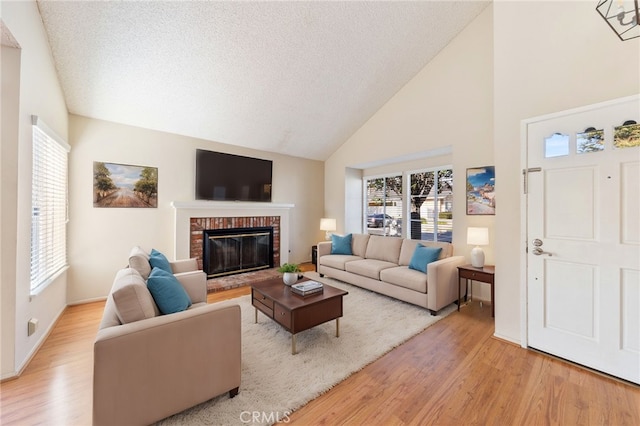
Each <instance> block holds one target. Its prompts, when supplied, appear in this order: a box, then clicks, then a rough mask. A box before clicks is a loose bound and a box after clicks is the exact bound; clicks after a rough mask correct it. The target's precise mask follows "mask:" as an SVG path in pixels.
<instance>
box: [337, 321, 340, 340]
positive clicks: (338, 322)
mask: <svg viewBox="0 0 640 426" xmlns="http://www.w3.org/2000/svg"><path fill="white" fill-rule="evenodd" d="M336 337H340V318H336Z"/></svg>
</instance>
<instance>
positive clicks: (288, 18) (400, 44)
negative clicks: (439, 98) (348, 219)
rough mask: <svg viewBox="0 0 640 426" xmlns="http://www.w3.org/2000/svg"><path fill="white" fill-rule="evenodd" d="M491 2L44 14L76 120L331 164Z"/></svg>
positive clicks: (57, 8)
mask: <svg viewBox="0 0 640 426" xmlns="http://www.w3.org/2000/svg"><path fill="white" fill-rule="evenodd" d="M487 5H488V1H469V0H467V1H421V2H419V1H414V2H378V1H374V2H369V1H367V2H364V1H362V2H361V1H347V2H231V1H228V2H224V1H223V2H208V1H205V2H202V1H172V2H160V1H143V2H137V1H107V2H93V1H49V0H47V1H43V0H39V1H38V6H39V8H40V13H41V15H42V20H43V22H44V27H45V29H46V32H47V34H48V37H49V42H50V44H51V50H52V53H53V58H54V61H55V64H56V68H57V71H58V75H59V78H60V83H61V85H62V88H63V90H64V94H65V99H66V102H67V107H68V109H69V112H71V113H73V114H78V115H83V116H87V117H92V118H97V119H102V120H108V121H113V122H117V123H123V124H128V125H133V126H138V127H143V128H148V129H154V130H160V131H164V132H169V133H175V134H180V135H186V136H192V137H196V138H201V139H206V140H212V141H216V142H222V143H226V144H231V145H239V146H244V147H249V148H254V149H259V150H264V151H270V152H277V153H283V154H288V155H294V156H298V157H304V158H310V159H317V160H325V159H326V158H327V157H328V156H329V155H331V153H333V152H334V151H335V150H336V149H337V148H338V147H339V146H340V145H341V144H342V143H344V142H345V141H346V140H347V139H348V138H349V137H350V136H351V135H352V134H353V133H354V132H355V131H356V130H357V129H358V128H359V127H361V126H362V125H363V124H364V123H365V122H366V120H367V119H369V118H370V117H371V116H372V115H373V114H374V113H375V112H376V111H377V110H378V109H380V107H382V106H383V105H384V104H385V102H387V101H388V100H389V98H391V97H392V96H393V95H394V94H395V93H396V92H397V91H398V90H399V89H400V88H401V87H402V86H403V85H405V84H406V83H407V82H408V81H409V80H410V79H411V78H413V77H414V76H415V75H416V74H417V72H418V71H420V69H422V68H423V67H424V66H425V65H426V64H427V63H428V62H429V61H430V60H431V59H432V58H433V57H434V56H435V55H436V54H437V53H438V52H439V51H440V50H441V49H442V48H443V47H444V46H445V45H446V44H447V43H449V41H451V39H452V38H454V37H455V36H456V35H457V34H458V33H459V32H460V31H461V30H462V29H463V28H464V27H465V26H466V25H467V24H468V23H469V22H470V21H472V20H473V19H474V18H475V17H476V16H477V15H478V14H479V13H480V12H481V11H482V10H483V9H484V8H485V7H486V6H487Z"/></svg>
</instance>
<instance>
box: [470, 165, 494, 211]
mask: <svg viewBox="0 0 640 426" xmlns="http://www.w3.org/2000/svg"><path fill="white" fill-rule="evenodd" d="M495 183H496V173H495V167H494V166H484V167H474V168H470V169H467V214H469V215H482V214H486V215H492V214H496V197H495Z"/></svg>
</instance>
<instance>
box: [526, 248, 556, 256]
mask: <svg viewBox="0 0 640 426" xmlns="http://www.w3.org/2000/svg"><path fill="white" fill-rule="evenodd" d="M531 253H533V254H534V255H535V256H540V255H541V254H547V255H549V257H551V256H553V254H551V253H549V252H548V251H544V250H542V249H541V248H540V247H535V248H534V249H533V250H532V251H531Z"/></svg>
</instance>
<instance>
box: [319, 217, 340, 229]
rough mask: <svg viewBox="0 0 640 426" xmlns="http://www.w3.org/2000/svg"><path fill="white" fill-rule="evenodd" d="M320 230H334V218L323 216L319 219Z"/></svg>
mask: <svg viewBox="0 0 640 426" xmlns="http://www.w3.org/2000/svg"><path fill="white" fill-rule="evenodd" d="M320 230H321V231H335V230H336V220H335V219H331V218H328V217H323V218H322V219H320Z"/></svg>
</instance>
